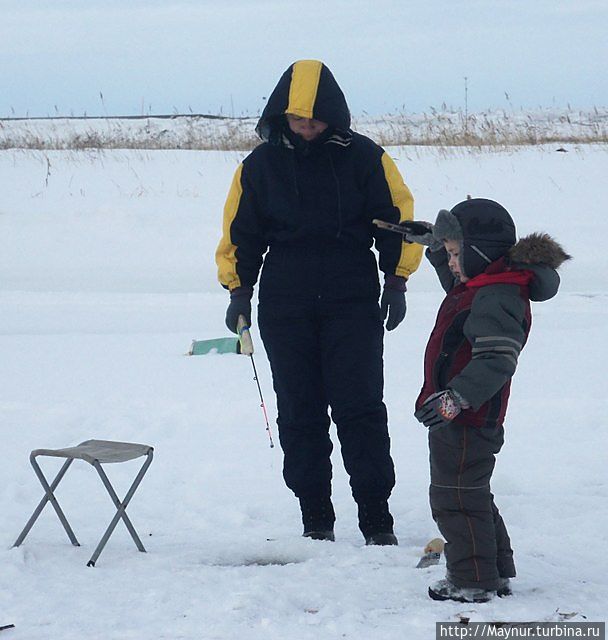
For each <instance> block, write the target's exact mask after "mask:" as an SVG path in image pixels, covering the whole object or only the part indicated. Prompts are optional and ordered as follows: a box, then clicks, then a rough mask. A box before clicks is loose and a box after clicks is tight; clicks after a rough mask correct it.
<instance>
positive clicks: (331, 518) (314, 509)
mask: <svg viewBox="0 0 608 640" xmlns="http://www.w3.org/2000/svg"><path fill="white" fill-rule="evenodd" d="M300 509H301V510H302V524H303V525H304V533H303V534H302V535H303V536H304V537H305V538H312V539H313V540H330V541H331V542H333V541H334V540H335V536H334V522H335V521H336V515H335V513H334V506H333V505H332V503H331V499H330V498H329V496H326V497H319V496H314V497H306V498H300Z"/></svg>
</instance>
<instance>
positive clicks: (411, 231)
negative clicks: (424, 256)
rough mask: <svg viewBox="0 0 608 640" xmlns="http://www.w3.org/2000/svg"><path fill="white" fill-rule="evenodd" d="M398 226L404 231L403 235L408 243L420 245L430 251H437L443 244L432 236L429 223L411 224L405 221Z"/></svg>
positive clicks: (421, 221) (418, 222)
mask: <svg viewBox="0 0 608 640" xmlns="http://www.w3.org/2000/svg"><path fill="white" fill-rule="evenodd" d="M399 226H402V227H404V229H406V232H405V234H404V235H405V239H406V240H407V241H408V242H413V243H415V244H422V245H424V246H425V247H429V248H430V250H431V251H438V250H439V249H441V247H443V243H442V242H440V241H439V240H437V239H436V238H435V237H434V236H433V224H432V223H431V222H424V221H423V220H416V222H411V221H409V220H406V221H404V222H401V223H400V224H399Z"/></svg>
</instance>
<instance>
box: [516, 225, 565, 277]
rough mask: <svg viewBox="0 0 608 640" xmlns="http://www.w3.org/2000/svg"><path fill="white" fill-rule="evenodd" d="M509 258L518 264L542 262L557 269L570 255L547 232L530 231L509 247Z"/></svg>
mask: <svg viewBox="0 0 608 640" xmlns="http://www.w3.org/2000/svg"><path fill="white" fill-rule="evenodd" d="M509 259H510V260H511V262H512V263H517V264H520V265H534V264H542V265H546V266H548V267H551V268H552V269H557V268H558V267H560V266H561V265H562V264H563V263H564V262H566V261H567V260H571V259H572V256H571V255H569V254H567V253H566V252H565V251H564V249H563V247H562V246H561V245H560V244H559V242H557V241H556V240H554V239H553V238H552V237H551V236H550V235H549V234H548V233H531V234H530V235H529V236H526V237H525V238H520V239H519V240H518V241H517V243H516V244H515V245H514V246H513V247H511V249H510V250H509Z"/></svg>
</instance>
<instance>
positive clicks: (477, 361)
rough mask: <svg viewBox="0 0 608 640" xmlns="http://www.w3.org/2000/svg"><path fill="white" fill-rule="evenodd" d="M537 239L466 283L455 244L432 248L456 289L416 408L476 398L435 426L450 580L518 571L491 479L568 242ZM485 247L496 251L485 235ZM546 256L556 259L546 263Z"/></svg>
mask: <svg viewBox="0 0 608 640" xmlns="http://www.w3.org/2000/svg"><path fill="white" fill-rule="evenodd" d="M453 211H454V210H453ZM505 213H506V212H505ZM507 215H508V214H507ZM509 219H510V218H509ZM466 221H467V220H466V216H462V217H461V218H460V222H461V223H462V226H463V230H464V238H463V239H462V241H463V245H464V247H463V252H464V255H465V265H466V256H467V255H468V257H469V258H472V254H471V253H469V252H468V249H470V244H471V242H470V238H468V237H467V224H466ZM532 240H533V242H531V241H530V239H523V240H520V242H519V243H518V244H516V245H515V246H514V247H512V248H511V249H510V253H507V251H508V248H507V249H502V250H500V252H502V253H505V254H507V255H505V256H504V257H501V258H499V259H497V260H494V261H493V262H492V263H491V264H489V265H488V266H487V268H486V269H485V270H484V271H483V272H482V273H479V274H478V275H476V276H475V277H472V278H471V279H470V280H469V281H468V282H466V284H461V283H460V282H459V281H458V280H455V279H454V278H453V276H451V273H450V271H449V268H448V256H447V253H446V251H445V249H440V250H438V251H436V252H431V251H430V250H427V257H428V258H429V260H430V262H431V263H432V264H433V266H434V267H435V269H436V271H437V273H438V275H439V278H440V280H441V282H442V284H443V286H444V288H445V289H446V291H447V295H446V298H445V300H444V301H443V303H442V305H441V307H440V309H439V312H438V315H437V320H436V323H435V327H434V329H433V332H432V333H431V337H430V339H429V342H428V345H427V348H426V353H425V359H424V384H423V387H422V391H421V392H420V395H419V397H418V400H417V403H416V408H420V406H421V405H422V403H423V402H424V401H425V400H426V399H427V398H428V397H429V396H430V395H431V394H433V393H436V392H438V391H442V390H445V389H451V390H453V391H455V392H456V393H457V394H458V395H459V396H460V397H461V398H463V399H465V400H466V401H467V402H468V404H469V405H470V407H469V408H468V409H464V410H463V411H462V412H461V413H460V414H459V415H458V416H457V417H456V418H455V419H454V420H453V421H452V422H451V423H449V424H448V425H447V426H444V427H442V428H440V429H437V430H434V431H431V432H429V449H430V465H431V484H430V503H431V510H432V515H433V518H434V519H435V521H436V522H437V525H438V527H439V529H440V531H441V533H442V535H443V537H444V538H445V539H446V542H447V544H446V549H445V554H446V561H447V577H448V579H449V580H450V581H451V582H452V583H453V584H455V585H456V586H458V587H465V588H470V587H477V588H482V589H488V590H495V589H496V588H497V585H498V579H499V577H502V578H510V577H513V576H515V565H514V563H513V551H512V549H511V543H510V540H509V536H508V533H507V529H506V527H505V524H504V522H503V520H502V517H501V516H500V514H499V512H498V509H497V508H496V505H495V504H494V497H493V495H492V493H491V490H490V479H491V476H492V472H493V470H494V463H495V455H496V454H497V453H498V452H499V451H500V449H501V447H502V444H503V437H504V431H503V421H504V418H505V413H506V410H507V402H508V398H509V390H510V381H511V378H512V376H513V374H514V373H515V369H516V366H517V360H518V357H519V354H520V351H521V350H522V348H523V347H524V345H525V343H526V340H527V337H528V333H529V331H530V326H531V313H530V300H535V301H542V300H547V299H549V298H551V297H553V296H554V295H555V294H556V292H557V288H558V286H559V276H558V275H557V272H556V271H555V269H554V267H557V266H558V265H559V264H560V260H559V259H558V258H557V257H556V256H557V255H558V253H559V252H558V251H557V249H556V247H558V245H556V243H553V241H552V240H551V239H550V238H549V237H548V236H533V237H532ZM467 245H468V249H467V248H466V247H467ZM476 246H477V247H478V248H480V249H481V250H482V252H483V253H484V255H487V254H488V253H489V254H490V255H492V250H488V249H487V247H485V246H484V244H483V241H478V242H477V243H476ZM531 246H533V247H534V249H533V250H531V249H530V247H531ZM539 246H540V247H541V248H542V250H541V251H539ZM539 255H541V256H548V258H542V260H543V262H542V263H540V264H537V263H535V260H536V259H537V258H536V256H539ZM514 256H516V259H517V262H515V261H514ZM492 257H495V253H494V255H492ZM471 263H472V261H471V260H469V265H471ZM470 268H471V267H470V266H469V269H470ZM470 272H471V271H470V270H469V272H468V273H470ZM465 273H466V272H465ZM468 273H467V275H468Z"/></svg>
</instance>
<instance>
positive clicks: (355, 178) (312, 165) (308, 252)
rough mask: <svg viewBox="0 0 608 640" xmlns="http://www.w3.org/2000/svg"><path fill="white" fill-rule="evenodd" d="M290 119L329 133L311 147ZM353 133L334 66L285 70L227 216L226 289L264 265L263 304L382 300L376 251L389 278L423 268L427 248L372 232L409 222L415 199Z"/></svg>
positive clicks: (249, 280)
mask: <svg viewBox="0 0 608 640" xmlns="http://www.w3.org/2000/svg"><path fill="white" fill-rule="evenodd" d="M285 113H294V114H296V115H299V116H301V117H306V118H315V119H318V120H322V121H323V122H326V123H328V125H329V127H328V129H327V130H326V131H325V132H324V133H323V134H322V135H321V136H320V137H319V138H318V139H316V140H314V141H313V142H311V143H307V142H305V141H303V140H302V139H301V138H299V137H298V136H295V135H294V134H293V133H292V132H291V131H290V130H289V128H288V126H287V124H286V121H285ZM349 126H350V116H349V114H348V108H347V106H346V101H345V100H344V96H343V94H342V92H341V90H340V88H339V86H338V84H337V83H336V81H335V79H334V78H333V76H332V75H331V73H330V72H329V70H328V69H327V67H325V66H324V65H323V64H322V63H320V62H317V61H314V60H304V61H300V62H297V63H295V64H294V65H292V66H291V67H290V68H289V69H288V70H287V71H286V72H285V74H284V75H283V77H282V78H281V80H280V81H279V83H278V85H277V87H276V89H275V90H274V92H273V94H272V95H271V97H270V99H269V101H268V104H267V106H266V109H265V110H264V112H263V114H262V117H261V118H260V122H259V124H258V127H257V131H258V133H259V135H260V136H261V137H262V139H263V143H262V144H261V145H259V146H258V147H257V148H256V149H254V150H253V152H252V153H250V154H249V155H248V156H247V157H246V158H245V160H244V161H243V162H242V163H241V164H240V165H239V167H238V168H237V171H236V174H235V176H234V179H233V182H232V186H231V188H230V192H229V194H228V198H227V201H226V205H225V208H224V223H223V236H222V239H221V241H220V244H219V246H218V249H217V252H216V262H217V265H218V277H219V281H220V283H221V284H222V285H223V286H224V287H225V288H228V289H230V290H233V289H235V288H236V287H241V286H245V287H253V285H254V284H255V283H256V281H257V279H258V275H259V271H260V267H261V265H262V262H263V261H264V271H263V275H262V280H261V283H260V298H263V297H265V296H270V297H273V296H290V297H291V296H301V297H315V298H318V297H325V298H329V299H343V298H348V299H352V298H360V297H366V298H367V297H374V296H375V297H377V296H378V293H379V285H378V268H377V264H376V261H375V258H374V255H373V253H372V252H371V251H370V248H371V247H372V245H373V244H375V247H376V249H377V250H378V253H379V265H380V269H381V270H382V271H383V272H384V273H385V274H387V275H397V276H402V277H405V278H407V277H409V275H410V274H411V273H413V272H414V271H415V270H416V269H417V267H418V265H419V263H420V259H421V255H422V250H421V247H419V246H417V245H408V244H405V243H403V242H402V239H401V237H400V236H399V235H397V234H394V233H391V232H388V231H384V230H379V229H377V228H376V227H375V226H374V225H373V224H372V220H373V219H374V218H380V219H382V220H386V221H388V222H394V223H398V222H400V221H402V220H411V219H412V218H413V198H412V195H411V193H410V191H409V189H408V188H407V186H406V185H405V184H404V182H403V179H402V178H401V176H400V174H399V171H398V169H397V167H396V165H395V163H394V162H393V160H392V159H391V158H390V156H388V154H387V153H386V152H385V151H384V150H383V149H382V148H381V147H379V146H378V145H377V144H375V143H374V142H373V141H372V140H370V139H369V138H366V137H365V136H362V135H359V134H357V133H353V132H352V131H351V130H350V129H349ZM267 251H268V253H266V252H267ZM265 254H266V256H265V257H264V255H265Z"/></svg>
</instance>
